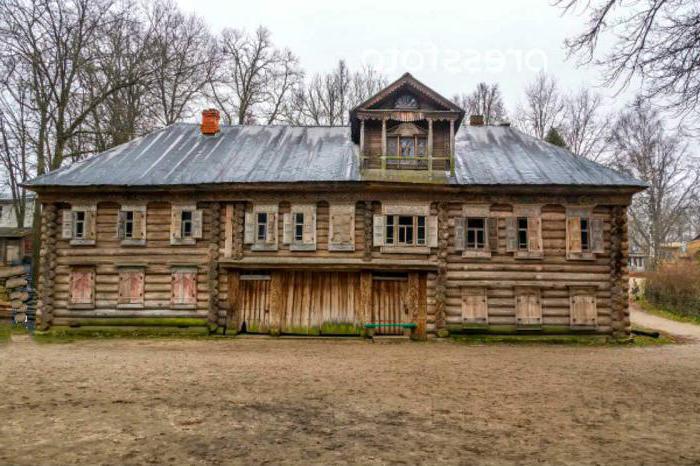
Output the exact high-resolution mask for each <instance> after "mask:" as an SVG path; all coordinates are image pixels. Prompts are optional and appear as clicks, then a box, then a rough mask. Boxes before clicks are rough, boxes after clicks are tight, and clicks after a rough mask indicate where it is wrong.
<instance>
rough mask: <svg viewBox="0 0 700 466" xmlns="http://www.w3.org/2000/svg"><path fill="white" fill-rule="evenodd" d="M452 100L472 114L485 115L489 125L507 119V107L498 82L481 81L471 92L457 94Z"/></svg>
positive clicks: (485, 121)
mask: <svg viewBox="0 0 700 466" xmlns="http://www.w3.org/2000/svg"><path fill="white" fill-rule="evenodd" d="M452 101H453V102H454V103H456V104H457V105H459V106H460V107H462V108H463V109H464V110H465V111H466V112H467V113H468V114H470V115H483V116H484V123H486V124H487V125H490V124H493V123H496V122H498V121H503V120H505V119H506V107H505V105H504V104H503V97H502V96H501V89H500V87H499V86H498V83H494V84H490V85H489V84H487V83H485V82H481V83H479V84H477V85H476V89H474V91H473V92H472V93H471V94H468V95H467V94H461V95H456V96H454V97H453V98H452Z"/></svg>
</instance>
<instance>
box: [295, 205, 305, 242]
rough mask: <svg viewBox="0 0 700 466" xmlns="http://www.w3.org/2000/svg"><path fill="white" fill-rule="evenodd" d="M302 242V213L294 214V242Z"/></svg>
mask: <svg viewBox="0 0 700 466" xmlns="http://www.w3.org/2000/svg"><path fill="white" fill-rule="evenodd" d="M303 240H304V213H303V212H296V213H295V214H294V241H303Z"/></svg>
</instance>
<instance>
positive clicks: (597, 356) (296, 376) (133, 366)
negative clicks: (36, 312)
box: [0, 339, 700, 465]
mask: <svg viewBox="0 0 700 466" xmlns="http://www.w3.org/2000/svg"><path fill="white" fill-rule="evenodd" d="M0 380H1V381H2V389H1V391H0V393H2V396H1V397H0V419H1V420H2V421H1V425H0V463H1V464H7V463H10V464H15V463H16V464H144V463H153V464H155V463H159V464H161V463H169V464H241V463H244V464H329V463H332V464H350V463H353V464H416V463H424V464H438V463H443V464H494V465H496V464H498V465H501V464H649V465H652V464H653V465H657V464H698V463H699V462H700V442H698V439H700V345H698V344H683V345H667V346H661V347H644V348H634V347H572V346H547V345H536V346H511V345H488V346H466V345H461V344H457V343H410V342H407V343H401V344H377V343H375V344H372V343H368V342H363V341H337V340H335V341H318V340H274V339H264V340H263V339H235V340H222V341H211V340H155V341H154V340H101V341H83V342H76V343H70V344H36V343H33V342H31V341H25V342H21V343H12V344H8V345H4V346H2V347H0Z"/></svg>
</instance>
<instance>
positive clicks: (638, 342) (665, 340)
mask: <svg viewBox="0 0 700 466" xmlns="http://www.w3.org/2000/svg"><path fill="white" fill-rule="evenodd" d="M632 330H642V331H645V332H659V331H658V330H654V329H650V328H646V327H642V326H640V325H633V326H632ZM630 343H631V345H632V346H640V347H644V346H659V345H669V344H672V343H678V341H677V340H676V339H675V338H674V337H673V336H671V335H669V334H667V333H662V332H659V338H652V337H647V336H644V335H632V341H631V342H630Z"/></svg>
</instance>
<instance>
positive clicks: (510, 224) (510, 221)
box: [506, 217, 518, 252]
mask: <svg viewBox="0 0 700 466" xmlns="http://www.w3.org/2000/svg"><path fill="white" fill-rule="evenodd" d="M517 250H518V219H517V218H516V217H506V252H516V251H517Z"/></svg>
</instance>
